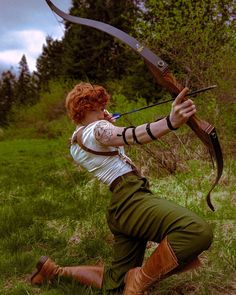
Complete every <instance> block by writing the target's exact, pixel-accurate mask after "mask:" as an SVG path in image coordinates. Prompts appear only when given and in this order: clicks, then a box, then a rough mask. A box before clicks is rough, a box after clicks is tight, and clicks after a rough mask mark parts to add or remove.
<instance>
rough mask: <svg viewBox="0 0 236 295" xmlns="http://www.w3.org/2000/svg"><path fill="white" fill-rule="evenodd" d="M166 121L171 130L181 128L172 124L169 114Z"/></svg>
mask: <svg viewBox="0 0 236 295" xmlns="http://www.w3.org/2000/svg"><path fill="white" fill-rule="evenodd" d="M166 122H167V126H168V128H169V129H170V130H177V129H179V128H174V127H173V126H172V124H171V122H170V115H168V116H167V117H166Z"/></svg>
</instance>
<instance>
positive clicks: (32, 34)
mask: <svg viewBox="0 0 236 295" xmlns="http://www.w3.org/2000/svg"><path fill="white" fill-rule="evenodd" d="M45 37H46V36H45V33H44V32H43V31H40V30H22V31H10V32H8V33H7V34H6V38H4V40H5V41H4V42H3V43H4V44H2V45H1V47H2V50H1V51H0V63H2V64H5V65H11V66H13V67H14V66H18V63H19V61H20V59H21V57H22V55H23V54H25V56H26V58H27V62H28V65H29V68H30V70H35V61H36V58H37V57H38V56H39V55H40V53H41V51H42V44H43V43H45Z"/></svg>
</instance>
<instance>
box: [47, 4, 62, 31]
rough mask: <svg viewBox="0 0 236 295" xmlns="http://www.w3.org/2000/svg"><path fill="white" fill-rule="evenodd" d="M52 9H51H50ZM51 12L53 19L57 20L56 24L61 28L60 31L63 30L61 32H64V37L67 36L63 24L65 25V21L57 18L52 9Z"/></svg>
mask: <svg viewBox="0 0 236 295" xmlns="http://www.w3.org/2000/svg"><path fill="white" fill-rule="evenodd" d="M49 8H50V7H49ZM50 11H51V14H52V15H53V17H54V18H55V20H56V22H57V23H58V24H59V27H60V29H61V31H62V33H63V34H62V35H63V36H64V34H65V29H64V28H63V27H62V23H63V20H61V21H60V20H59V19H58V18H57V14H56V13H55V12H54V11H53V10H52V9H51V8H50Z"/></svg>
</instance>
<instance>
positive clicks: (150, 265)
mask: <svg viewBox="0 0 236 295" xmlns="http://www.w3.org/2000/svg"><path fill="white" fill-rule="evenodd" d="M177 266H178V261H177V258H176V256H175V254H174V252H173V250H172V248H171V246H170V244H169V243H168V241H167V238H166V237H165V238H164V240H162V241H161V243H160V244H159V246H158V247H157V249H156V250H155V251H154V252H153V253H152V255H151V256H150V257H149V258H148V259H147V261H146V262H145V264H144V265H143V266H142V267H136V268H132V269H131V270H129V271H128V273H127V274H126V276H125V290H124V293H123V294H124V295H143V294H144V291H145V290H147V289H148V288H149V287H151V285H153V284H154V283H155V282H158V281H160V280H161V279H162V278H163V277H164V276H165V275H166V274H167V273H169V272H171V271H172V270H174V269H175V268H176V267H177Z"/></svg>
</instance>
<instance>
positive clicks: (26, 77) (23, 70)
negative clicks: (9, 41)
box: [15, 55, 35, 105]
mask: <svg viewBox="0 0 236 295" xmlns="http://www.w3.org/2000/svg"><path fill="white" fill-rule="evenodd" d="M31 86H32V85H31V75H30V71H29V67H28V64H27V60H26V57H25V55H23V56H22V58H21V60H20V62H19V77H18V79H17V82H16V92H15V95H16V103H17V104H19V105H28V104H32V103H34V101H35V97H34V91H32V87H31Z"/></svg>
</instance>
